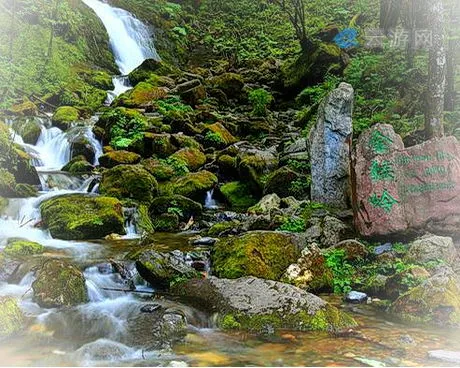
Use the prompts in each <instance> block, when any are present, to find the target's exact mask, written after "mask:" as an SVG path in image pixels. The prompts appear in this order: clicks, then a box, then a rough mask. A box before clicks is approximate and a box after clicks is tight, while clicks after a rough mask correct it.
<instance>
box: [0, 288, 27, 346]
mask: <svg viewBox="0 0 460 368" xmlns="http://www.w3.org/2000/svg"><path fill="white" fill-rule="evenodd" d="M24 322H25V317H24V314H23V313H22V311H21V309H20V308H19V306H18V302H17V301H16V299H14V298H11V297H6V296H1V297H0V339H3V338H6V337H9V336H11V335H13V334H15V333H17V332H19V331H21V330H22V328H23V327H24Z"/></svg>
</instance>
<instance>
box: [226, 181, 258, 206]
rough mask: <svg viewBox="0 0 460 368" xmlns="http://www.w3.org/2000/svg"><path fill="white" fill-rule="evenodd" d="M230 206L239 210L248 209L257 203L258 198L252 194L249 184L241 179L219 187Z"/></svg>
mask: <svg viewBox="0 0 460 368" xmlns="http://www.w3.org/2000/svg"><path fill="white" fill-rule="evenodd" d="M219 190H220V192H221V193H222V195H223V196H224V198H225V200H226V201H227V203H229V204H230V207H231V208H232V209H234V210H237V211H246V210H247V209H248V208H249V207H251V206H253V205H254V204H256V203H257V198H256V197H255V196H254V195H253V194H252V192H251V190H250V188H249V186H248V185H247V184H244V183H242V182H239V181H233V182H230V183H226V184H224V185H222V186H221V187H220V188H219Z"/></svg>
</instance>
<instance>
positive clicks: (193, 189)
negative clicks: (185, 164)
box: [172, 170, 218, 201]
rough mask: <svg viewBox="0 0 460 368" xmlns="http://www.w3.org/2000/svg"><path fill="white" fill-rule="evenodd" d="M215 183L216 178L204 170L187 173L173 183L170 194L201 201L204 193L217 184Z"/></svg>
mask: <svg viewBox="0 0 460 368" xmlns="http://www.w3.org/2000/svg"><path fill="white" fill-rule="evenodd" d="M217 181H218V180H217V177H216V176H215V175H214V174H213V173H211V172H209V171H206V170H203V171H198V172H196V173H188V174H186V175H185V176H182V177H180V178H178V179H176V180H175V181H174V182H173V184H172V192H173V193H174V194H179V195H182V196H184V197H189V198H192V199H195V200H200V201H201V200H203V199H204V196H205V194H206V192H207V191H208V190H211V189H212V188H213V187H214V186H215V185H216V184H217Z"/></svg>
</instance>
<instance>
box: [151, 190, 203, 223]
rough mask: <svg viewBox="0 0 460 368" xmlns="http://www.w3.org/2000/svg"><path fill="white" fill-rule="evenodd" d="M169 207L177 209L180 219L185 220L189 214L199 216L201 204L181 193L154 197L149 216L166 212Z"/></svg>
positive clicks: (201, 210) (201, 209) (201, 208)
mask: <svg viewBox="0 0 460 368" xmlns="http://www.w3.org/2000/svg"><path fill="white" fill-rule="evenodd" d="M171 208H175V209H177V211H178V212H179V213H180V216H179V218H180V220H181V221H187V220H188V219H189V218H190V217H191V216H194V217H196V216H200V215H201V214H202V212H203V206H202V205H201V204H200V203H198V202H195V201H193V200H191V199H190V198H187V197H184V196H181V195H171V196H162V197H157V198H155V199H154V200H153V201H152V203H151V205H150V210H149V213H150V216H151V217H152V218H155V217H157V216H159V215H161V214H163V213H168V211H170V209H171Z"/></svg>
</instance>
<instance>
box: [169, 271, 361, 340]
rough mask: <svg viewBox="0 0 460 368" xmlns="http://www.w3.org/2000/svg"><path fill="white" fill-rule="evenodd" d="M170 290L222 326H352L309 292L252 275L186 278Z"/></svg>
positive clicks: (258, 328) (326, 328)
mask: <svg viewBox="0 0 460 368" xmlns="http://www.w3.org/2000/svg"><path fill="white" fill-rule="evenodd" d="M172 291H173V292H174V293H176V294H178V295H181V296H184V297H187V298H188V300H191V301H192V302H193V303H195V304H196V305H197V307H200V308H203V309H207V310H209V311H212V312H217V313H218V315H219V317H218V324H219V326H220V327H222V328H224V329H244V330H250V331H254V332H264V331H274V330H275V329H278V328H288V329H295V330H302V331H309V330H314V331H336V330H340V329H343V328H347V327H352V326H356V322H355V321H354V320H353V318H351V317H350V316H348V315H347V314H345V313H343V312H341V311H339V310H338V309H337V308H335V307H333V306H332V305H330V304H328V303H326V302H325V301H324V300H322V299H321V298H319V297H317V296H315V295H313V294H310V293H308V292H306V291H304V290H302V289H299V288H297V287H295V286H293V285H289V284H284V283H281V282H276V281H270V280H263V279H259V278H255V277H243V278H239V279H236V280H228V279H218V278H216V277H210V278H208V279H204V280H190V281H187V282H186V283H183V284H181V285H180V286H178V287H176V288H173V290H172Z"/></svg>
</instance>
